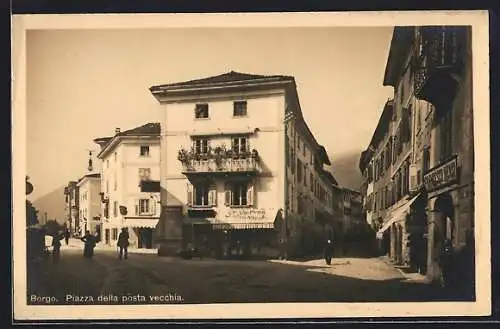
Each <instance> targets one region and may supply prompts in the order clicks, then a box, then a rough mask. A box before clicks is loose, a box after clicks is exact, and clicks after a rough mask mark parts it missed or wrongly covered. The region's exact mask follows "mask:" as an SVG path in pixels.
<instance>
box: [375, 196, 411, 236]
mask: <svg viewBox="0 0 500 329" xmlns="http://www.w3.org/2000/svg"><path fill="white" fill-rule="evenodd" d="M419 196H420V194H417V195H416V196H414V197H413V198H412V199H410V200H409V201H408V202H406V203H405V204H404V205H402V206H400V207H398V208H396V209H393V210H391V211H390V212H389V213H388V215H387V218H389V219H388V220H387V221H386V222H385V223H384V225H383V226H382V228H380V230H378V231H377V239H382V238H383V234H384V232H385V231H386V230H387V229H388V228H389V227H391V225H392V224H394V223H396V222H400V221H403V220H405V218H406V217H405V216H406V214H407V213H408V211H409V210H410V207H411V205H412V204H413V202H415V200H416V199H417V198H418V197H419Z"/></svg>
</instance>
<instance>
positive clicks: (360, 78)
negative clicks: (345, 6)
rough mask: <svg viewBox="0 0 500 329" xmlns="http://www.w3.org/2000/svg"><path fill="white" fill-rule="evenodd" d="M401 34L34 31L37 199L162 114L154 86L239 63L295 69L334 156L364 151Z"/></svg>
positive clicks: (31, 89)
mask: <svg viewBox="0 0 500 329" xmlns="http://www.w3.org/2000/svg"><path fill="white" fill-rule="evenodd" d="M391 36H392V28H391V27H388V28H373V27H371V28H342V27H329V28H313V27H311V28H273V29H270V28H247V29H242V28H239V29H227V28H218V29H217V28H211V29H207V28H205V29H198V28H196V29H195V28H192V29H174V28H170V29H164V30H51V31H50V30H39V31H29V32H28V33H27V111H28V113H27V128H28V133H27V161H28V163H27V169H28V173H27V174H28V175H29V176H30V177H31V181H32V183H33V184H34V186H35V190H34V192H33V194H32V195H30V196H29V198H30V199H31V200H35V199H37V198H38V197H40V196H43V195H45V194H46V193H49V192H51V191H53V190H55V189H57V188H59V187H61V186H63V185H65V184H66V183H67V182H68V181H69V180H76V179H77V178H79V177H81V176H82V175H83V174H84V173H85V172H86V167H87V160H88V149H94V150H97V147H98V146H97V145H96V144H94V143H93V141H92V140H93V139H94V138H96V137H102V136H108V135H113V133H114V129H115V127H120V128H121V129H122V130H125V129H129V128H133V127H136V126H139V125H142V124H144V123H146V122H153V121H160V114H161V112H160V111H161V109H160V106H159V104H158V103H157V101H156V100H155V99H154V98H153V96H152V95H151V94H150V92H149V90H148V88H149V87H150V86H152V85H156V84H162V83H170V82H179V81H185V80H190V79H196V78H201V77H206V76H211V75H217V74H221V73H225V72H228V71H231V70H234V71H239V72H244V73H253V74H284V75H293V76H295V79H296V82H297V86H298V93H299V97H300V103H301V107H302V110H303V113H304V117H305V119H306V121H307V123H308V125H309V127H310V128H311V130H312V132H313V133H314V135H315V136H316V138H317V140H318V142H319V143H322V144H323V145H325V147H326V149H327V151H328V153H329V155H330V156H331V157H333V158H341V157H342V156H346V155H348V154H352V153H354V152H358V153H359V152H361V150H363V149H364V148H366V146H367V144H368V142H369V141H370V138H371V136H372V133H373V130H374V128H375V125H376V123H377V120H378V118H379V116H380V113H381V110H382V107H383V105H384V103H385V101H386V100H387V99H388V98H389V97H391V95H392V89H391V88H388V87H383V86H382V80H383V74H384V69H385V64H386V60H387V53H388V49H389V44H390V40H391ZM353 170H358V169H357V167H356V168H353ZM333 172H334V175H335V168H333ZM337 178H338V180H339V181H340V182H342V177H337Z"/></svg>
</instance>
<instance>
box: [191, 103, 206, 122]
mask: <svg viewBox="0 0 500 329" xmlns="http://www.w3.org/2000/svg"><path fill="white" fill-rule="evenodd" d="M202 111H203V112H204V111H206V116H204V115H203V116H201V115H200V114H201V113H203V112H202ZM194 118H195V120H206V119H210V108H209V106H208V103H197V104H196V105H195V107H194Z"/></svg>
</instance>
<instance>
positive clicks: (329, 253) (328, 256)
mask: <svg viewBox="0 0 500 329" xmlns="http://www.w3.org/2000/svg"><path fill="white" fill-rule="evenodd" d="M332 257H333V242H332V240H331V239H328V240H327V241H326V246H325V261H326V264H327V265H330V264H331V263H332Z"/></svg>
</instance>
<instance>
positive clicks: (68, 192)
mask: <svg viewBox="0 0 500 329" xmlns="http://www.w3.org/2000/svg"><path fill="white" fill-rule="evenodd" d="M64 198H65V203H64V213H65V221H66V227H68V229H69V230H70V234H71V236H74V235H78V234H79V227H80V217H79V214H80V207H79V206H80V195H79V192H78V186H77V182H76V181H70V182H69V183H68V185H67V186H66V187H65V188H64Z"/></svg>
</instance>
